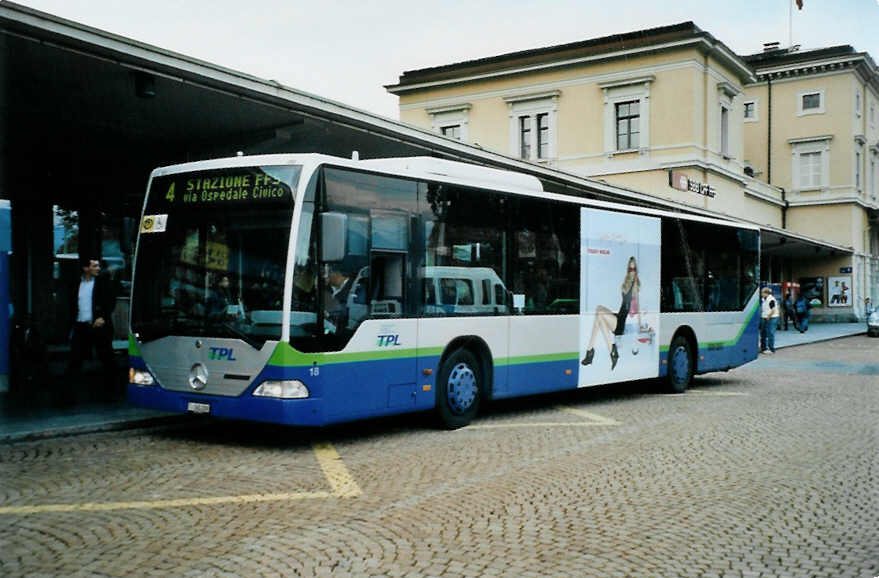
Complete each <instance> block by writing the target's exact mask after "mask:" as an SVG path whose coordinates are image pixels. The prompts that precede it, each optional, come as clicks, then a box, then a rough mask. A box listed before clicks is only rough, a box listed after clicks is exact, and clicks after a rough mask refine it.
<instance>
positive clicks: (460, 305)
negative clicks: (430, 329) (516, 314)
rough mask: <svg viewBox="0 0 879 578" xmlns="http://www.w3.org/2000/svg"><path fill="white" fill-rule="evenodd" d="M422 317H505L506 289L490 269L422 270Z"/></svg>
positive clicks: (441, 268)
mask: <svg viewBox="0 0 879 578" xmlns="http://www.w3.org/2000/svg"><path fill="white" fill-rule="evenodd" d="M422 287H423V299H424V314H425V315H495V314H500V315H506V314H507V313H509V307H508V305H507V289H506V287H504V283H503V281H501V278H500V277H498V274H497V273H495V271H494V269H491V268H490V267H425V268H424V269H423V278H422Z"/></svg>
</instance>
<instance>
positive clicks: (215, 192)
mask: <svg viewBox="0 0 879 578" xmlns="http://www.w3.org/2000/svg"><path fill="white" fill-rule="evenodd" d="M160 194H163V196H164V199H165V201H167V202H168V203H171V204H185V205H196V204H198V205H215V204H220V203H223V204H225V203H237V202H253V201H256V202H260V201H278V200H282V199H285V198H289V197H290V188H289V186H287V184H285V183H284V182H282V181H281V180H280V179H277V178H275V177H273V176H271V175H267V174H265V173H263V172H256V173H252V172H245V173H236V174H229V173H225V174H221V175H218V174H200V175H185V176H184V178H182V179H180V180H171V181H170V183H168V184H167V189H164V190H161V189H160Z"/></svg>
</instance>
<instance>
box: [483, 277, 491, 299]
mask: <svg viewBox="0 0 879 578" xmlns="http://www.w3.org/2000/svg"><path fill="white" fill-rule="evenodd" d="M482 304H483V305H491V281H489V280H488V279H483V280H482Z"/></svg>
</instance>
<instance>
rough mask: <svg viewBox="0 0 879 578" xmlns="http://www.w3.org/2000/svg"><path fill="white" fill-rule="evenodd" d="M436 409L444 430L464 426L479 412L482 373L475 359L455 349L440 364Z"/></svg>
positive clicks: (468, 353) (467, 352) (464, 350)
mask: <svg viewBox="0 0 879 578" xmlns="http://www.w3.org/2000/svg"><path fill="white" fill-rule="evenodd" d="M437 377H438V379H437V384H436V385H437V401H436V409H437V414H438V415H439V418H440V421H441V422H442V424H443V425H444V426H445V427H447V428H448V429H457V428H459V427H464V426H465V425H468V424H469V423H470V422H471V421H473V418H474V417H476V412H477V411H478V410H479V398H480V395H481V391H480V388H481V387H482V372H481V371H480V368H479V361H478V360H477V359H476V356H475V355H473V354H472V353H471V352H469V351H467V350H466V349H458V350H456V351H455V352H453V353H452V354H451V355H449V357H448V358H446V360H445V361H444V362H443V364H442V367H441V368H440V372H439V375H438V376H437Z"/></svg>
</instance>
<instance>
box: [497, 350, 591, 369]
mask: <svg viewBox="0 0 879 578" xmlns="http://www.w3.org/2000/svg"><path fill="white" fill-rule="evenodd" d="M579 356H580V354H579V353H578V352H576V351H567V352H565V353H544V354H542V355H522V356H518V357H500V358H498V359H495V360H494V364H495V365H496V366H501V365H521V364H523V363H549V362H551V361H576V360H577V359H579Z"/></svg>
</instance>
